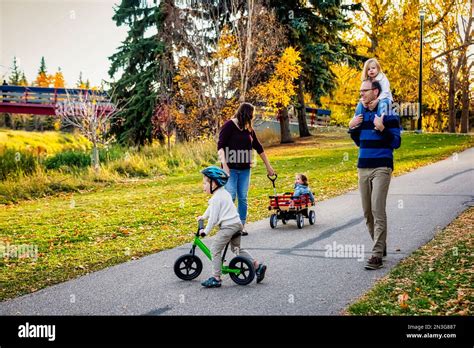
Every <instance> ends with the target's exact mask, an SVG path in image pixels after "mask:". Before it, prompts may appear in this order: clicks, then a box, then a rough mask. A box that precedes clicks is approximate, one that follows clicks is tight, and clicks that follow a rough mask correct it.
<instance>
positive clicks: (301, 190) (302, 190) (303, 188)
mask: <svg viewBox="0 0 474 348" xmlns="http://www.w3.org/2000/svg"><path fill="white" fill-rule="evenodd" d="M304 194H307V195H309V199H310V200H311V204H314V196H313V194H312V193H311V191H310V190H309V187H308V178H307V177H306V175H304V174H296V177H295V191H294V192H293V198H294V199H295V198H299V197H301V196H302V195H304ZM290 207H294V200H293V201H291V203H290Z"/></svg>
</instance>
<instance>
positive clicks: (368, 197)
mask: <svg viewBox="0 0 474 348" xmlns="http://www.w3.org/2000/svg"><path fill="white" fill-rule="evenodd" d="M358 173H359V191H360V197H361V199H362V209H363V210H364V217H365V221H366V224H367V228H368V230H369V233H370V237H371V238H372V240H373V241H374V246H373V248H372V255H374V256H377V257H382V255H383V250H384V248H385V245H386V240H387V213H386V211H385V207H386V203H387V194H388V188H389V186H390V179H391V177H392V168H388V167H379V168H358Z"/></svg>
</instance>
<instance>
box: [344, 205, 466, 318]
mask: <svg viewBox="0 0 474 348" xmlns="http://www.w3.org/2000/svg"><path fill="white" fill-rule="evenodd" d="M473 250H474V208H470V209H468V210H467V211H465V212H464V213H462V214H461V215H460V216H459V217H458V218H457V219H456V220H454V221H453V222H452V223H451V224H450V225H449V226H448V227H446V228H445V229H444V230H443V231H441V232H440V233H438V234H437V235H436V237H435V238H434V239H433V240H432V241H430V242H429V243H428V244H426V245H424V246H423V247H421V248H420V249H419V250H417V251H415V252H414V253H413V254H412V255H410V256H409V257H408V258H406V259H404V260H403V261H402V262H400V264H398V265H397V266H396V267H395V268H394V269H392V270H391V272H390V273H389V275H388V276H386V277H384V278H383V279H381V280H380V281H378V282H377V284H376V285H375V286H374V288H373V289H372V290H370V291H369V292H368V293H367V294H365V295H364V296H363V297H362V298H361V299H359V300H358V301H357V302H355V303H353V304H352V305H351V306H350V307H349V308H348V313H349V314H353V315H473V314H474V290H473V289H472V284H473V283H474V277H473V272H474V258H473V255H472V251H473Z"/></svg>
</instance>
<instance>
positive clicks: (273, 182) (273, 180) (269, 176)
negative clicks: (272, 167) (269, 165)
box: [267, 174, 278, 188]
mask: <svg viewBox="0 0 474 348" xmlns="http://www.w3.org/2000/svg"><path fill="white" fill-rule="evenodd" d="M273 176H274V177H275V178H272V177H273ZM267 178H268V179H270V181H271V182H272V185H273V188H275V181H276V179H277V178H278V175H277V174H274V175H268V174H267Z"/></svg>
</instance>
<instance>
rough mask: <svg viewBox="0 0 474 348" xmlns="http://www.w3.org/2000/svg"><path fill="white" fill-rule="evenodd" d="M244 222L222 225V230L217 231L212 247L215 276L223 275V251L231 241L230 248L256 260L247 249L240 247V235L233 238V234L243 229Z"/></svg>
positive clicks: (250, 259) (213, 273)
mask: <svg viewBox="0 0 474 348" xmlns="http://www.w3.org/2000/svg"><path fill="white" fill-rule="evenodd" d="M242 228H243V226H242V224H241V223H240V222H237V223H234V224H230V225H226V226H221V228H220V230H219V231H218V232H217V234H216V236H215V239H214V242H213V243H212V247H211V254H212V275H213V276H214V277H220V276H221V266H222V251H223V250H224V248H225V246H226V244H227V243H228V242H229V241H230V249H231V250H232V252H233V253H234V254H236V255H239V256H243V257H245V258H247V259H249V261H250V262H254V258H253V257H252V255H250V253H249V252H247V251H246V250H245V249H240V237H241V236H238V237H235V238H234V239H231V238H232V236H233V235H234V234H235V233H237V232H239V231H242Z"/></svg>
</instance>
